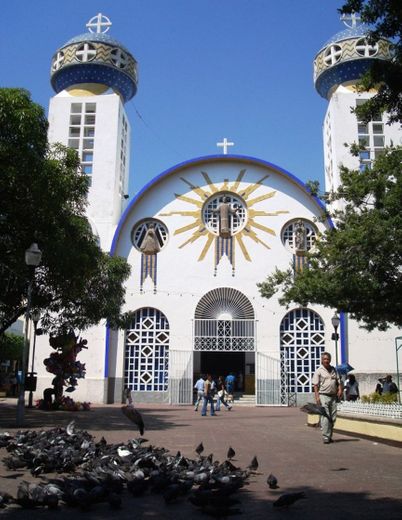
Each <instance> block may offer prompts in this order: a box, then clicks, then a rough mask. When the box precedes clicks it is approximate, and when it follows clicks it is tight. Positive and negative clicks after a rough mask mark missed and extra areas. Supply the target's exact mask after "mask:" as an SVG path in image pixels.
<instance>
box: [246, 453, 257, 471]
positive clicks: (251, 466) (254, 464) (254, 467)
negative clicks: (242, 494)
mask: <svg viewBox="0 0 402 520" xmlns="http://www.w3.org/2000/svg"><path fill="white" fill-rule="evenodd" d="M247 467H248V469H249V470H250V471H257V469H258V460H257V456H256V455H255V456H254V457H253V460H252V461H251V462H250V464H249V465H248V466H247Z"/></svg>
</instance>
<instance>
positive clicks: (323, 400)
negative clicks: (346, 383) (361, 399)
mask: <svg viewBox="0 0 402 520" xmlns="http://www.w3.org/2000/svg"><path fill="white" fill-rule="evenodd" d="M313 386H314V394H315V401H316V403H317V404H318V405H319V406H323V407H324V409H325V412H326V416H325V415H323V416H322V417H321V426H322V436H323V441H324V444H329V443H331V442H332V431H333V428H334V423H335V420H336V402H337V399H340V398H341V397H342V393H343V386H342V381H341V379H340V377H339V374H338V373H337V371H336V370H335V368H334V367H333V366H332V365H331V354H329V352H323V354H322V355H321V365H320V366H319V367H318V368H317V370H316V371H315V373H314V375H313Z"/></svg>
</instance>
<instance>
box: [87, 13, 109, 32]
mask: <svg viewBox="0 0 402 520" xmlns="http://www.w3.org/2000/svg"><path fill="white" fill-rule="evenodd" d="M111 25H112V22H111V21H110V19H109V18H108V17H107V16H105V15H104V14H102V13H98V14H97V15H96V16H94V17H93V18H91V19H90V20H89V22H88V23H87V24H86V27H88V31H89V32H91V33H98V34H99V33H107V32H108V30H109V29H110V27H111ZM93 28H95V29H96V30H94V29H93Z"/></svg>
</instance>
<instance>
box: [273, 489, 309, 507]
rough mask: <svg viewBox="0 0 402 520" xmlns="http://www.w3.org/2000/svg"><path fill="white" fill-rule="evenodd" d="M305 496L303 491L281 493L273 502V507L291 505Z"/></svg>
mask: <svg viewBox="0 0 402 520" xmlns="http://www.w3.org/2000/svg"><path fill="white" fill-rule="evenodd" d="M302 498H306V494H305V493H304V491H301V492H300V493H286V494H285V495H281V496H280V497H279V498H278V500H276V501H275V502H274V503H273V506H274V507H287V506H291V505H292V504H294V503H295V502H297V501H298V500H300V499H302Z"/></svg>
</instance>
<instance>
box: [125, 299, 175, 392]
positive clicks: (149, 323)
mask: <svg viewBox="0 0 402 520" xmlns="http://www.w3.org/2000/svg"><path fill="white" fill-rule="evenodd" d="M168 370H169V323H168V320H167V318H166V316H165V315H164V314H162V313H161V312H160V311H158V310H157V309H153V308H150V307H146V308H143V309H139V310H138V311H137V312H136V313H135V314H134V317H133V320H132V322H131V325H130V327H129V328H128V329H127V330H126V342H125V367H124V383H125V386H126V387H128V388H129V389H130V390H135V391H139V392H145V391H152V392H165V391H166V390H167V387H168Z"/></svg>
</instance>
